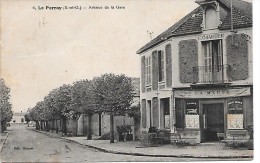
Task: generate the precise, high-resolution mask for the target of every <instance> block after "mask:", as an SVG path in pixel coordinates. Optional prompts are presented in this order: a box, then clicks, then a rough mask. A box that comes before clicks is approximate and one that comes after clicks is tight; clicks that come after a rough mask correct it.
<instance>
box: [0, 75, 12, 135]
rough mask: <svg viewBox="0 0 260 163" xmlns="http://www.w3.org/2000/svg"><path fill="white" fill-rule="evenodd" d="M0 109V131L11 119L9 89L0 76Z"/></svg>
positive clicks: (3, 129)
mask: <svg viewBox="0 0 260 163" xmlns="http://www.w3.org/2000/svg"><path fill="white" fill-rule="evenodd" d="M0 109H1V114H0V118H1V119H0V120H1V125H0V131H1V132H3V131H5V130H6V123H7V122H10V121H11V119H12V116H13V112H12V105H11V103H10V89H9V88H8V87H7V86H6V85H5V83H4V80H3V79H2V78H0Z"/></svg>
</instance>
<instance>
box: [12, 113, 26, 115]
mask: <svg viewBox="0 0 260 163" xmlns="http://www.w3.org/2000/svg"><path fill="white" fill-rule="evenodd" d="M25 114H26V113H14V114H13V116H24V115H25Z"/></svg>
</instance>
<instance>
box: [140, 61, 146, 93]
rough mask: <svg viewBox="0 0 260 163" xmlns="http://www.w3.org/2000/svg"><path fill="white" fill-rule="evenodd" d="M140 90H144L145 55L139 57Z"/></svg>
mask: <svg viewBox="0 0 260 163" xmlns="http://www.w3.org/2000/svg"><path fill="white" fill-rule="evenodd" d="M141 81H142V83H141V87H142V88H141V90H142V92H143V93H144V92H145V56H142V57H141Z"/></svg>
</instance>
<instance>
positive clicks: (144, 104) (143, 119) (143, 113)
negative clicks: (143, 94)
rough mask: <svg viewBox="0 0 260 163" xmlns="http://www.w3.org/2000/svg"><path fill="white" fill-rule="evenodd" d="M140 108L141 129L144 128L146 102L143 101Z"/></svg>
mask: <svg viewBox="0 0 260 163" xmlns="http://www.w3.org/2000/svg"><path fill="white" fill-rule="evenodd" d="M141 108H142V117H141V118H142V127H143V128H146V100H145V99H143V100H142V106H141Z"/></svg>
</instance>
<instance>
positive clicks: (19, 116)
mask: <svg viewBox="0 0 260 163" xmlns="http://www.w3.org/2000/svg"><path fill="white" fill-rule="evenodd" d="M25 114H26V113H23V112H21V113H14V114H13V118H12V120H11V121H10V123H17V124H20V123H26V121H25Z"/></svg>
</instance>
